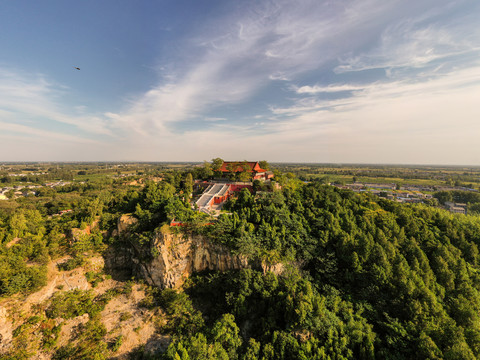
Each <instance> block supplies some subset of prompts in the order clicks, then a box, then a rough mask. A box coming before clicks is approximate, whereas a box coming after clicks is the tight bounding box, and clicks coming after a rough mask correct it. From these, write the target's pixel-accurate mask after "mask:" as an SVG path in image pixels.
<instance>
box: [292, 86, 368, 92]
mask: <svg viewBox="0 0 480 360" xmlns="http://www.w3.org/2000/svg"><path fill="white" fill-rule="evenodd" d="M293 89H294V90H295V92H296V93H297V94H318V93H334V92H342V91H355V90H362V89H364V86H358V85H351V84H340V85H328V86H319V85H314V86H308V85H306V86H301V87H297V86H294V87H293Z"/></svg>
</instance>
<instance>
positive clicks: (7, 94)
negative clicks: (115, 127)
mask: <svg viewBox="0 0 480 360" xmlns="http://www.w3.org/2000/svg"><path fill="white" fill-rule="evenodd" d="M67 92H68V88H66V87H64V86H62V85H61V84H56V83H54V82H52V81H49V80H47V77H46V76H45V75H42V74H31V73H27V72H25V71H20V70H11V69H8V70H7V69H2V68H0V108H1V109H2V110H3V113H0V116H1V118H0V120H2V119H3V120H9V121H10V122H12V121H16V122H22V123H23V124H24V125H25V127H24V128H23V129H24V131H26V129H27V125H29V126H30V127H31V128H32V129H38V131H39V132H40V131H41V129H42V127H48V126H50V127H51V128H55V126H54V124H55V123H57V124H66V125H69V126H73V127H74V128H76V132H78V131H79V130H80V131H83V132H85V133H89V134H93V135H113V133H112V132H111V131H110V129H109V128H108V123H107V121H105V119H104V118H103V117H101V116H95V115H91V114H86V115H85V114H80V115H79V114H72V113H78V109H81V108H78V107H77V108H75V109H72V110H74V111H71V112H69V111H67V109H66V108H65V105H63V104H62V99H63V98H64V96H65V94H66V93H67ZM48 124H50V125H48ZM59 133H60V132H59ZM65 135H68V134H65Z"/></svg>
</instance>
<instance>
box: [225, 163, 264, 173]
mask: <svg viewBox="0 0 480 360" xmlns="http://www.w3.org/2000/svg"><path fill="white" fill-rule="evenodd" d="M245 165H247V166H248V169H246V171H247V172H251V173H253V172H254V173H261V172H266V171H267V170H265V169H262V168H261V167H260V164H259V163H258V161H224V162H223V164H222V167H221V168H220V171H221V172H230V171H231V170H229V169H231V168H232V166H233V172H242V171H244V166H245Z"/></svg>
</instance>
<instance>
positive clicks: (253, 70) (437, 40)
mask: <svg viewBox="0 0 480 360" xmlns="http://www.w3.org/2000/svg"><path fill="white" fill-rule="evenodd" d="M74 67H80V69H81V70H80V71H78V70H76V69H75V68H74ZM479 135H480V2H479V1H478V0H464V1H460V0H458V1H443V0H435V1H434V0H422V1H418V0H415V1H411V0H389V1H385V0H345V1H342V0H336V1H323V0H315V1H307V0H305V1H292V0H288V1H248V0H246V1H234V0H209V1H207V0H190V1H186V0H183V1H182V0H176V1H169V0H164V1H133V0H132V1H125V0H115V1H110V0H102V1H99V0H95V1H76V2H73V1H65V0H58V1H54V0H50V1H49V0H46V1H41V2H34V1H24V0H16V1H5V0H0V161H105V160H110V161H174V160H175V161H202V160H210V159H212V158H213V157H217V156H219V157H222V158H224V159H231V160H234V159H238V160H244V159H248V160H257V159H267V160H269V161H272V162H274V161H275V162H276V161H288V162H332V163H392V164H394V163H403V164H407V163H408V164H470V165H480V141H478V139H479Z"/></svg>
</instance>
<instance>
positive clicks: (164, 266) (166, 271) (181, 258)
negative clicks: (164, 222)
mask: <svg viewBox="0 0 480 360" xmlns="http://www.w3.org/2000/svg"><path fill="white" fill-rule="evenodd" d="M153 251H154V253H155V254H157V255H156V256H155V257H154V258H153V260H152V261H151V262H149V263H146V264H139V265H140V266H139V270H140V272H142V273H143V276H144V277H145V279H146V280H147V282H149V283H150V284H151V285H155V286H159V287H161V288H165V287H167V288H178V287H180V286H182V284H183V283H184V281H185V279H187V278H188V277H189V276H191V275H192V274H193V273H194V272H198V271H203V270H217V271H226V270H232V269H242V268H247V267H249V264H248V260H247V258H246V257H244V256H238V255H232V254H231V252H230V250H229V249H228V248H226V247H224V246H221V245H217V244H213V243H212V242H210V241H208V240H207V239H205V238H204V237H202V236H200V235H192V236H184V235H182V234H172V233H169V232H167V231H158V232H157V233H156V234H155V238H154V240H153Z"/></svg>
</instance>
